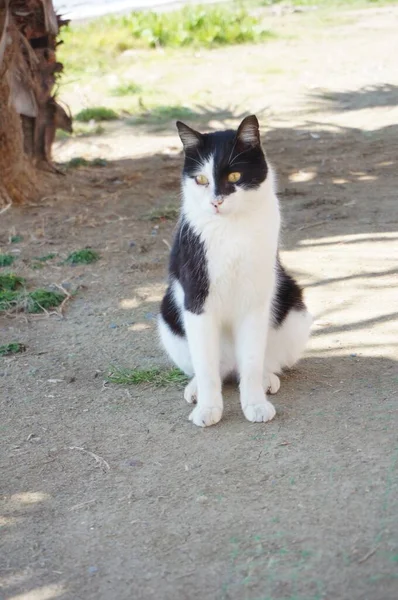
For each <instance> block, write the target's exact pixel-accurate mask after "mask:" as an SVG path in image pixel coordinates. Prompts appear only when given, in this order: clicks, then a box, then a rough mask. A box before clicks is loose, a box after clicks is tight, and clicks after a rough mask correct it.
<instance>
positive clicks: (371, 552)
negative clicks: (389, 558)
mask: <svg viewBox="0 0 398 600" xmlns="http://www.w3.org/2000/svg"><path fill="white" fill-rule="evenodd" d="M378 549H379V547H378V546H376V548H373V550H370V551H369V552H368V553H367V554H365V556H363V557H362V558H360V559H359V560H358V563H357V564H358V565H360V564H361V563H364V562H365V560H368V558H370V557H371V556H373V554H374V553H375V552H376V551H377V550H378Z"/></svg>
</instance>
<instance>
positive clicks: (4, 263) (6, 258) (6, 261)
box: [0, 254, 15, 267]
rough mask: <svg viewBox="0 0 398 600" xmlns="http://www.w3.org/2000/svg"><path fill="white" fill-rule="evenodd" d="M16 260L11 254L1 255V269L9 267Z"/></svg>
mask: <svg viewBox="0 0 398 600" xmlns="http://www.w3.org/2000/svg"><path fill="white" fill-rule="evenodd" d="M14 260H15V256H12V255H11V254H0V267H9V266H10V265H12V263H13V262H14Z"/></svg>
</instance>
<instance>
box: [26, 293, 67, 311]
mask: <svg viewBox="0 0 398 600" xmlns="http://www.w3.org/2000/svg"><path fill="white" fill-rule="evenodd" d="M64 299H65V294H62V293H61V292H53V291H49V290H43V289H40V288H39V289H37V290H34V291H33V292H28V293H27V294H26V296H25V298H22V300H24V304H23V308H24V310H25V311H26V312H28V313H41V312H43V311H44V310H47V309H49V308H55V307H56V306H59V305H60V304H61V302H62V301H63V300H64Z"/></svg>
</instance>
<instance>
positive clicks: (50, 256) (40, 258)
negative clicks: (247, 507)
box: [33, 252, 57, 262]
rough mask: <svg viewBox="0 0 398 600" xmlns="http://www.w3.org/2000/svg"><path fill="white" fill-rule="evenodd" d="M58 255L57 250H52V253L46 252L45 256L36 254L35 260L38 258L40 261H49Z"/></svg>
mask: <svg viewBox="0 0 398 600" xmlns="http://www.w3.org/2000/svg"><path fill="white" fill-rule="evenodd" d="M56 256H57V255H56V253H55V252H50V254H45V255H44V256H34V257H33V260H38V261H39V262H47V261H48V260H52V259H53V258H55V257H56Z"/></svg>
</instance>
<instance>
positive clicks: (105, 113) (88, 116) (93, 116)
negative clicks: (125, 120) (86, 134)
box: [75, 106, 119, 123]
mask: <svg viewBox="0 0 398 600" xmlns="http://www.w3.org/2000/svg"><path fill="white" fill-rule="evenodd" d="M118 118H119V117H118V115H117V113H115V111H114V110H112V109H111V108H106V107H105V106H92V107H91V108H84V109H83V110H81V111H80V112H78V113H77V115H75V119H76V121H80V122H81V123H88V122H89V121H114V120H116V119H118Z"/></svg>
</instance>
